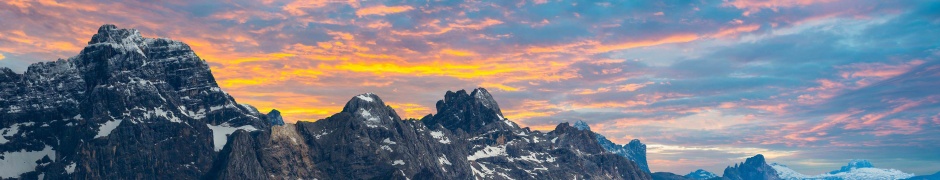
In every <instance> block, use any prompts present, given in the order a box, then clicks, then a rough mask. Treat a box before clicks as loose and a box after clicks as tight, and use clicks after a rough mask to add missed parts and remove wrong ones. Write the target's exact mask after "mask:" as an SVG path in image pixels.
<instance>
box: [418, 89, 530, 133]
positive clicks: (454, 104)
mask: <svg viewBox="0 0 940 180" xmlns="http://www.w3.org/2000/svg"><path fill="white" fill-rule="evenodd" d="M436 109H437V114H434V115H432V116H427V117H425V118H422V120H421V122H423V123H424V124H425V125H427V126H428V127H436V126H437V125H441V126H443V127H444V128H447V129H449V130H451V131H458V130H459V131H464V132H467V133H470V134H475V133H479V132H481V131H485V130H489V129H501V130H518V129H520V128H519V127H518V126H517V125H516V124H515V123H513V122H512V121H509V120H508V119H506V118H504V116H503V113H502V111H501V110H500V109H499V105H498V104H497V103H496V100H493V96H492V95H491V94H490V93H489V92H488V91H486V89H484V88H477V89H474V90H473V92H471V93H470V94H467V91H466V90H459V91H457V92H453V91H447V93H445V94H444V99H443V100H438V101H437V104H436Z"/></svg>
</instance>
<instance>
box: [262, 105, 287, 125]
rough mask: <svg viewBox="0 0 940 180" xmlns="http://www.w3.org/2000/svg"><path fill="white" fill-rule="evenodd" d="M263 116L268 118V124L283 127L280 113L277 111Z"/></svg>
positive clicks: (273, 110) (274, 110)
mask: <svg viewBox="0 0 940 180" xmlns="http://www.w3.org/2000/svg"><path fill="white" fill-rule="evenodd" d="M265 116H267V117H268V123H271V125H278V126H283V125H284V118H283V117H281V111H278V110H277V109H272V110H271V112H268V114H266V115H265Z"/></svg>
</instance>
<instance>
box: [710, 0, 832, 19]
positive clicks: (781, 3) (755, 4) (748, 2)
mask: <svg viewBox="0 0 940 180" xmlns="http://www.w3.org/2000/svg"><path fill="white" fill-rule="evenodd" d="M833 1H836V0H733V1H725V3H724V5H725V6H733V7H735V8H738V9H744V10H746V11H745V12H744V14H743V15H744V16H749V15H750V14H751V13H756V12H759V11H760V9H764V8H767V9H772V10H774V11H777V10H778V8H789V7H798V6H808V5H812V4H817V3H827V2H833Z"/></svg>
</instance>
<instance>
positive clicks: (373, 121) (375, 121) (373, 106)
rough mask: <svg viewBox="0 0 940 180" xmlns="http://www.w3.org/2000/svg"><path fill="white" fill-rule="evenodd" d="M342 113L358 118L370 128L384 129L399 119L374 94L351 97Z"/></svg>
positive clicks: (392, 110)
mask: <svg viewBox="0 0 940 180" xmlns="http://www.w3.org/2000/svg"><path fill="white" fill-rule="evenodd" d="M342 112H345V113H350V114H351V115H352V116H354V117H358V119H360V120H362V121H363V122H365V124H366V126H368V127H370V128H375V127H385V126H387V125H390V124H392V123H393V121H394V120H400V119H401V118H400V117H399V116H398V114H397V113H396V112H395V110H394V109H392V108H391V107H389V106H387V105H385V102H383V101H382V98H379V96H378V95H375V94H374V93H364V94H359V95H356V96H353V97H352V98H351V99H349V101H348V102H346V106H345V107H343V111H342Z"/></svg>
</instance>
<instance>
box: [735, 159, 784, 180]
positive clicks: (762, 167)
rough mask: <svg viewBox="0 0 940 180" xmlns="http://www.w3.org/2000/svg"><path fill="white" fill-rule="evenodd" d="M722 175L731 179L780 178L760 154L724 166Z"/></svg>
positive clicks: (770, 179) (772, 179) (771, 179)
mask: <svg viewBox="0 0 940 180" xmlns="http://www.w3.org/2000/svg"><path fill="white" fill-rule="evenodd" d="M722 177H723V178H724V179H731V180H747V179H767V180H776V179H780V178H779V177H778V176H777V171H775V170H774V168H773V167H771V166H770V165H767V161H766V160H764V155H760V154H758V155H756V156H754V157H750V158H747V160H745V161H744V163H741V164H735V165H734V167H728V168H725V173H724V174H723V175H722Z"/></svg>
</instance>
